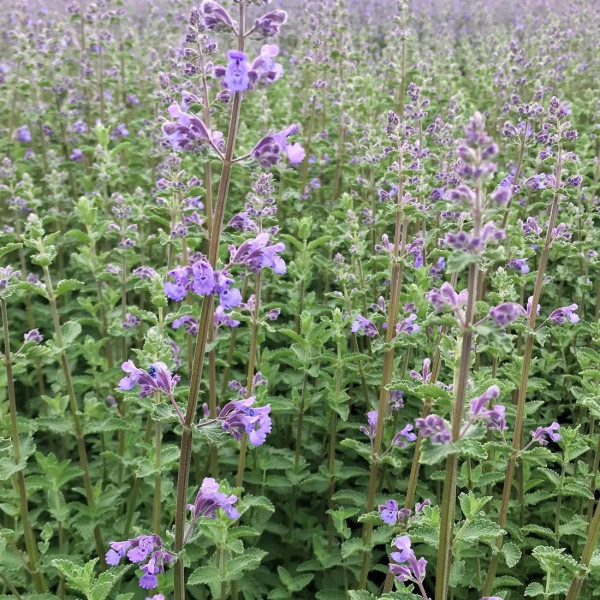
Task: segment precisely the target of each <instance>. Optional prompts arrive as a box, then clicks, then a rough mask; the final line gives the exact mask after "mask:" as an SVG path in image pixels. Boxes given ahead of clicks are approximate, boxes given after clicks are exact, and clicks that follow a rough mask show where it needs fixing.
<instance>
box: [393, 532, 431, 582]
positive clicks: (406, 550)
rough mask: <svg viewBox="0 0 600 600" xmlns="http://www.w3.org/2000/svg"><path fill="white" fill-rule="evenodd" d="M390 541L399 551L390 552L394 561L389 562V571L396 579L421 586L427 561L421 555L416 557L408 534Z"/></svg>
mask: <svg viewBox="0 0 600 600" xmlns="http://www.w3.org/2000/svg"><path fill="white" fill-rule="evenodd" d="M392 543H393V545H394V546H395V547H396V548H397V550H399V552H390V558H391V559H392V560H393V561H394V562H391V563H390V566H389V568H390V572H391V573H392V574H393V575H395V577H396V580H397V581H412V582H414V583H416V584H417V585H419V587H420V586H422V584H423V579H424V578H425V569H426V567H427V561H426V560H425V559H424V558H423V557H421V558H419V559H417V557H416V556H415V553H414V551H413V549H412V547H411V541H410V537H409V536H407V535H401V536H399V537H397V538H396V539H395V540H394V541H393V542H392ZM405 563H406V564H405Z"/></svg>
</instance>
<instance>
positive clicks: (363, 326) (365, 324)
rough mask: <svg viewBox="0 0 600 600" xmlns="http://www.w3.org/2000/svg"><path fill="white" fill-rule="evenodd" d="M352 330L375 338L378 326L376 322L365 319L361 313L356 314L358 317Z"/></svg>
mask: <svg viewBox="0 0 600 600" xmlns="http://www.w3.org/2000/svg"><path fill="white" fill-rule="evenodd" d="M350 331H351V332H352V333H358V332H359V331H360V332H362V333H365V334H366V335H367V336H368V337H370V338H374V337H375V336H376V335H377V327H376V326H375V323H373V321H369V319H365V318H364V317H363V316H362V315H360V314H358V315H356V319H354V321H353V323H352V327H351V328H350Z"/></svg>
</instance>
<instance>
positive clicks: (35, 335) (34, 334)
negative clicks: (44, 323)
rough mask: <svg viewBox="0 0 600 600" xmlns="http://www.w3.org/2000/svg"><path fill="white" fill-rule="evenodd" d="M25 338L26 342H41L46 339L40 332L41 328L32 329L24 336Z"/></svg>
mask: <svg viewBox="0 0 600 600" xmlns="http://www.w3.org/2000/svg"><path fill="white" fill-rule="evenodd" d="M23 340H24V341H25V343H27V342H30V343H31V344H41V343H42V342H43V341H44V336H43V335H42V334H41V333H40V331H39V329H32V330H31V331H28V332H27V333H26V334H25V335H24V336H23Z"/></svg>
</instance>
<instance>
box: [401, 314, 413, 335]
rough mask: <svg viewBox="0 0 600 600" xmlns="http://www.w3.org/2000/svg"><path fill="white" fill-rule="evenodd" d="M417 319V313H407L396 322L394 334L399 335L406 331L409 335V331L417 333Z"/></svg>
mask: <svg viewBox="0 0 600 600" xmlns="http://www.w3.org/2000/svg"><path fill="white" fill-rule="evenodd" d="M416 320H417V315H415V314H412V315H409V316H408V317H407V318H406V319H404V320H403V321H400V323H396V334H397V335H400V334H401V333H406V334H407V335H410V334H411V333H417V332H418V331H419V325H418V324H417V323H415V321H416Z"/></svg>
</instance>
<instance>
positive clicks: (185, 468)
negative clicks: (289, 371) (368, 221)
mask: <svg viewBox="0 0 600 600" xmlns="http://www.w3.org/2000/svg"><path fill="white" fill-rule="evenodd" d="M244 18H245V3H244V1H243V0H242V1H240V3H239V22H238V44H237V45H238V50H239V51H240V52H241V51H243V49H244V35H243V32H244ZM240 105H241V93H240V92H235V93H234V95H233V107H232V109H231V118H230V121H229V131H228V135H227V146H226V148H225V156H224V160H223V168H222V170H221V179H220V181H219V189H218V191H217V201H216V206H215V214H214V219H213V223H212V228H211V230H210V240H209V249H208V261H209V263H210V265H211V266H212V268H213V269H215V268H216V266H217V259H218V254H219V243H220V241H221V227H222V225H223V216H224V214H225V204H226V202H227V193H228V191H229V183H230V180H231V168H232V166H233V153H234V149H235V142H236V139H237V132H238V125H239V118H240ZM212 315H213V295H212V294H209V295H208V296H205V298H204V301H203V303H202V312H201V314H200V321H199V323H198V338H197V341H196V348H195V350H194V360H193V363H192V372H191V379H190V391H189V395H188V401H187V408H186V412H185V420H184V424H183V432H182V435H181V452H180V459H179V470H178V474H177V503H176V507H175V553H176V554H179V553H180V552H181V551H182V550H183V537H184V525H185V508H186V502H187V490H188V483H189V476H190V462H191V457H192V429H191V426H192V423H193V422H194V420H195V416H196V409H197V406H198V393H199V391H200V382H201V381H202V367H203V363H204V356H205V354H206V344H207V341H208V336H209V328H211V327H213V319H212ZM173 569H174V590H173V591H174V598H175V600H184V599H185V580H184V567H183V561H182V559H181V557H180V556H178V557H177V559H176V562H175V564H174V566H173Z"/></svg>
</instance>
